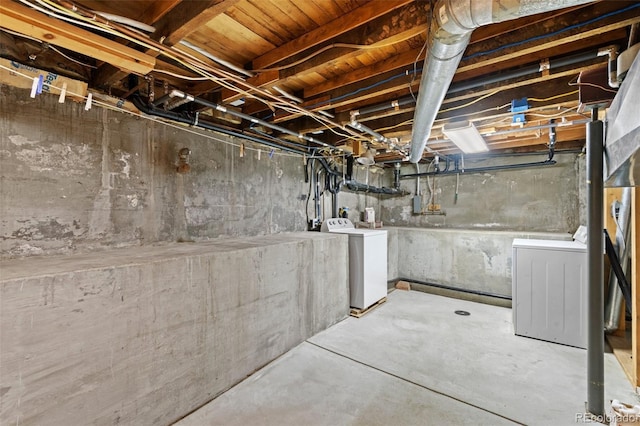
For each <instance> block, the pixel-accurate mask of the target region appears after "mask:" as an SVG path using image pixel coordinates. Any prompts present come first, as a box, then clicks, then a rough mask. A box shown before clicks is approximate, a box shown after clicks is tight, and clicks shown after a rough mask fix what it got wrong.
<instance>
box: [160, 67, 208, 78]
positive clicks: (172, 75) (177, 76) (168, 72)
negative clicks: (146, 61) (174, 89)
mask: <svg viewBox="0 0 640 426" xmlns="http://www.w3.org/2000/svg"><path fill="white" fill-rule="evenodd" d="M152 72H159V73H161V74H167V75H170V76H171V77H176V78H181V79H183V80H189V81H207V80H210V79H209V78H208V77H189V76H188V75H182V74H177V73H175V72H171V71H167V70H160V69H155V70H153V71H152Z"/></svg>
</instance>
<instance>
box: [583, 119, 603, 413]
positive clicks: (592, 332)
mask: <svg viewBox="0 0 640 426" xmlns="http://www.w3.org/2000/svg"><path fill="white" fill-rule="evenodd" d="M591 114H592V121H591V122H589V123H587V232H588V234H587V239H588V240H587V265H588V266H587V281H588V293H587V299H588V309H587V314H588V318H589V321H588V325H587V411H588V412H589V413H591V414H594V415H596V416H603V415H604V414H605V409H604V307H603V299H604V287H603V272H602V269H603V256H602V241H603V240H602V238H603V237H602V236H603V233H602V229H603V226H604V224H603V213H602V202H603V200H602V197H603V195H602V191H603V190H602V188H603V178H602V157H603V148H602V146H603V133H604V132H603V124H602V121H599V120H598V109H597V108H594V109H593V111H592V112H591Z"/></svg>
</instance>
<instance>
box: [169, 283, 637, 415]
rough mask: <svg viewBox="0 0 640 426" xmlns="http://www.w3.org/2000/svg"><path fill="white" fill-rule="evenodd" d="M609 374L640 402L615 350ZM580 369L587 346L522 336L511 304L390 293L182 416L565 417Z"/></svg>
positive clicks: (582, 384) (614, 391) (577, 391)
mask: <svg viewBox="0 0 640 426" xmlns="http://www.w3.org/2000/svg"><path fill="white" fill-rule="evenodd" d="M455 310H466V311H468V312H470V313H471V315H470V316H466V317H465V316H459V315H456V314H454V311H455ZM605 374H606V380H605V382H606V384H605V393H606V395H605V398H606V400H607V401H608V400H609V399H613V398H616V399H619V400H621V401H623V402H628V403H633V404H637V403H638V397H637V395H636V394H635V393H634V392H633V388H632V387H631V385H630V383H629V382H628V381H627V379H626V377H625V375H624V373H623V371H622V369H621V367H620V365H619V364H618V362H617V361H616V359H615V357H614V356H613V354H605ZM585 376H586V351H585V350H582V349H577V348H572V347H568V346H563V345H558V344H553V343H548V342H543V341H539V340H534V339H529V338H526V337H520V336H515V335H514V334H513V327H512V322H511V309H507V308H502V307H497V306H490V305H484V304H479V303H475V302H469V301H463V300H457V299H451V298H446V297H442V296H436V295H433V294H426V293H421V292H414V291H411V292H404V291H394V292H392V293H390V294H389V297H388V301H387V302H386V303H385V304H383V305H381V306H380V307H378V308H376V309H375V310H373V311H371V312H370V313H368V314H366V315H365V316H363V317H362V318H359V319H356V318H348V319H346V320H345V321H342V322H340V323H339V324H336V325H335V326H333V327H331V328H329V329H328V330H326V331H323V332H321V333H319V334H317V335H316V336H314V337H312V338H311V339H308V340H307V341H306V342H304V343H302V344H301V345H299V346H298V347H296V348H294V349H293V350H291V351H290V352H288V353H287V354H285V355H284V356H282V357H280V358H278V359H277V360H275V361H274V362H272V363H271V364H269V365H267V366H266V367H264V368H263V369H261V370H259V371H258V372H256V373H255V374H253V375H252V376H250V377H249V378H248V379H247V380H245V381H243V382H242V383H240V384H238V385H237V386H235V387H234V388H232V389H230V390H229V391H227V392H226V393H224V394H222V395H220V396H219V397H218V398H216V399H215V400H213V401H212V402H210V403H209V404H207V405H205V406H204V407H202V408H201V409H199V410H197V411H195V412H194V413H192V414H191V415H189V416H187V417H186V418H184V419H183V420H182V421H180V422H178V423H177V424H178V425H180V426H203V425H294V424H295V425H301V424H304V425H331V426H335V425H398V426H402V425H445V424H446V425H462V424H470V425H499V424H528V425H565V424H567V425H569V424H576V423H582V422H581V421H577V420H579V418H580V417H579V416H580V415H582V414H583V413H584V403H585V400H586V377H585Z"/></svg>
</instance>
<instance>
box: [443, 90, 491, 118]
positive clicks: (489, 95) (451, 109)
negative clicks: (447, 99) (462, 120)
mask: <svg viewBox="0 0 640 426" xmlns="http://www.w3.org/2000/svg"><path fill="white" fill-rule="evenodd" d="M501 91H502V90H494V91H493V92H490V93H487V94H485V95H482V96H480V97H479V98H476V99H474V100H472V101H471V102H467V103H466V104H463V105H458V106H454V107H451V108H447V109H441V110H440V111H438V112H439V113H440V114H442V113H443V112H449V111H455V110H457V109H461V108H466V107H468V106H471V105H473V104H475V103H478V102H480V101H481V100H483V99H487V98H488V97H491V96H493V95H496V94H498V93H500V92H501Z"/></svg>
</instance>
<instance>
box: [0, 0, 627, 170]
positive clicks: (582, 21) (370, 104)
mask: <svg viewBox="0 0 640 426" xmlns="http://www.w3.org/2000/svg"><path fill="white" fill-rule="evenodd" d="M432 3H433V2H432V1H427V0H305V1H300V0H161V1H151V0H136V1H107V0H72V1H69V0H39V1H38V0H20V1H17V0H16V1H13V0H2V2H0V27H2V31H1V32H0V37H2V38H1V39H0V41H1V43H0V55H1V56H3V57H5V58H8V59H11V60H16V61H18V62H22V63H25V64H27V65H31V66H34V67H37V68H41V69H46V70H52V71H54V72H58V73H60V74H62V75H67V76H69V77H72V78H75V79H80V80H84V81H86V82H88V84H89V88H90V89H91V90H93V91H98V92H104V93H108V94H109V95H111V96H115V97H122V98H127V99H132V97H135V96H139V97H141V99H142V101H143V102H144V103H146V104H149V102H152V101H156V106H155V107H156V108H158V109H161V110H162V111H164V112H169V113H170V114H174V115H176V116H180V117H183V118H185V120H186V121H188V120H190V119H193V117H198V119H199V120H204V121H206V122H208V123H210V124H211V126H210V127H219V128H222V129H226V130H229V131H233V132H239V133H243V134H246V135H249V136H252V137H256V138H260V139H264V140H268V141H270V142H272V143H276V144H284V145H286V146H289V147H290V148H293V149H298V148H299V145H297V144H305V145H311V146H319V145H318V144H316V143H315V142H313V141H311V142H310V141H309V140H308V139H307V140H305V139H304V138H302V139H301V138H299V137H295V135H311V136H310V137H313V138H314V139H315V140H316V141H321V142H322V143H324V144H327V145H328V146H339V147H341V148H342V149H345V150H349V151H354V152H355V153H356V155H358V154H359V153H360V152H361V151H362V150H363V147H364V146H366V145H370V146H372V147H374V148H376V149H377V156H376V160H377V161H380V162H382V161H393V160H398V159H401V158H403V152H402V151H406V149H407V146H408V144H409V142H410V140H411V130H412V120H413V113H414V106H415V102H414V101H413V97H414V96H415V95H416V93H417V91H418V90H420V87H419V82H420V72H421V68H422V60H423V59H424V56H425V51H426V50H427V49H428V45H427V43H426V39H427V28H428V26H429V23H430V21H431V10H432V6H433V4H432ZM638 6H640V4H639V3H638V2H634V1H600V2H596V3H590V4H585V5H583V6H579V7H573V8H569V9H563V10H559V11H556V12H549V13H544V14H540V15H535V16H530V17H527V18H522V19H519V20H516V21H511V22H506V23H502V24H494V25H489V26H486V27H482V28H479V29H477V30H476V31H475V32H474V33H473V36H472V40H471V43H470V45H469V47H468V48H467V51H466V53H465V57H464V58H463V60H462V62H461V63H460V66H459V68H458V71H457V73H456V75H455V78H454V82H453V84H452V86H451V88H450V90H449V94H448V95H447V97H446V99H445V101H444V103H443V105H442V106H441V108H440V112H439V115H438V117H437V120H436V122H435V124H434V127H433V129H432V132H431V139H430V141H429V144H428V146H429V147H430V148H431V149H433V150H437V151H438V152H442V153H444V154H446V153H454V152H457V149H456V147H455V146H454V145H452V144H451V143H450V142H447V141H445V140H443V136H442V132H441V128H442V126H443V125H444V123H446V122H448V121H452V120H459V119H467V120H471V121H473V122H474V123H475V124H476V126H477V127H478V128H479V129H480V131H481V132H482V133H483V134H484V136H485V139H486V140H487V142H488V144H489V146H490V148H491V150H493V151H503V150H511V151H544V150H546V149H547V145H548V141H549V135H548V133H549V130H548V129H547V128H541V127H544V126H545V125H547V124H548V123H549V122H550V120H551V119H554V120H556V122H557V123H558V124H559V126H558V128H557V142H558V146H557V149H562V148H563V147H567V148H576V147H581V146H582V145H583V143H584V137H585V132H584V125H581V124H576V125H572V123H575V122H580V120H584V119H585V118H586V116H585V115H584V114H581V113H579V112H578V104H579V99H578V92H577V90H578V87H577V86H576V79H577V77H578V75H579V74H580V72H582V71H589V70H595V69H602V68H603V67H604V68H606V63H607V56H606V55H605V56H597V54H596V52H597V51H598V50H599V49H602V48H605V47H607V46H610V45H617V46H618V49H619V50H624V49H626V48H627V45H628V44H629V40H630V37H632V38H633V35H632V33H633V30H632V29H633V28H634V25H635V28H637V23H638V22H640V7H638ZM34 9H37V10H34ZM93 11H97V12H101V13H106V14H109V15H103V16H97V15H94V12H93ZM45 13H47V14H51V13H55V15H56V16H53V17H48V18H47V17H46V16H45ZM112 15H116V16H112ZM60 16H63V17H65V18H66V21H62V20H60V19H59V17H60ZM120 17H124V18H128V19H130V20H134V21H138V22H141V23H144V24H147V25H150V26H153V27H154V28H155V30H154V31H153V32H151V33H142V32H139V31H138V30H136V31H134V30H131V29H129V27H127V26H125V23H123V22H122V19H120ZM47 20H49V21H51V23H50V24H49V26H47V25H46V24H47ZM80 23H83V25H80ZM97 26H100V27H102V28H103V29H101V30H99V29H97V28H96V27H97ZM40 27H42V28H40ZM67 39H71V41H69V40H67ZM114 43H115V44H116V51H114V47H113V45H114ZM51 46H56V47H55V49H52V48H51ZM118 46H120V47H121V49H119V50H118V49H117V47H118ZM100 48H102V49H104V51H105V52H107V53H109V54H108V55H107V54H104V52H99V53H96V49H100ZM589 52H591V54H589ZM62 54H64V56H62ZM578 54H579V55H581V60H580V61H576V62H575V63H572V64H566V65H565V64H560V65H561V66H557V67H552V69H550V70H549V69H545V68H546V66H545V64H547V63H549V62H550V63H551V64H552V65H553V64H554V63H556V64H557V63H558V62H557V61H558V60H561V59H565V58H567V57H570V56H573V55H578ZM213 57H215V58H217V59H215V60H212V58H213ZM222 61H224V62H222ZM529 68H530V69H531V72H526V73H525V72H524V71H523V72H521V73H519V74H522V75H518V76H515V74H514V73H513V72H514V71H518V70H520V71H522V70H528V69H529ZM496 76H498V78H494V77H496ZM488 78H492V79H493V80H488ZM173 89H177V90H180V91H182V92H184V93H187V94H190V95H193V96H197V97H199V98H200V99H202V100H204V101H205V102H200V103H194V102H190V103H186V102H180V104H181V105H178V104H177V103H176V99H169V98H168V97H166V96H165V97H163V95H166V94H168V93H170V92H171V91H172V90H173ZM606 90H607V92H606V93H609V94H610V96H611V97H613V95H614V94H615V90H614V89H611V88H607V89H606ZM521 98H527V99H528V101H527V103H528V105H529V109H528V111H526V113H525V119H526V123H523V124H519V125H516V126H514V125H513V124H512V121H513V115H514V114H513V113H512V112H511V109H510V107H511V101H512V100H514V99H521ZM159 99H160V100H161V101H160V102H158V100H159ZM164 100H167V102H166V103H165V102H164ZM397 101H399V102H397ZM215 105H221V106H224V107H226V108H229V109H232V110H233V111H236V112H239V113H242V114H246V115H244V116H239V115H238V114H234V115H229V114H228V113H224V112H221V111H216V108H215ZM212 106H213V108H212ZM219 109H222V108H219ZM372 110H373V111H372ZM367 111H371V112H367ZM170 114H169V115H170ZM247 115H248V116H252V117H255V118H256V119H259V120H264V121H265V122H268V123H272V124H277V125H278V126H281V127H282V128H285V129H287V130H288V133H286V132H282V131H279V130H277V129H276V130H274V129H270V128H268V127H266V126H263V125H262V124H261V123H262V122H261V121H259V120H254V122H252V120H250V119H249V117H247ZM354 117H355V118H357V120H358V121H359V122H361V123H362V124H364V125H366V126H368V127H370V128H371V129H373V130H375V131H377V132H379V133H381V134H383V135H384V136H385V137H387V138H390V139H391V140H392V141H393V146H392V147H390V146H389V144H387V143H381V142H377V141H375V140H374V139H373V138H372V137H371V136H369V135H368V134H366V133H362V132H360V131H357V130H356V129H354V128H353V127H350V126H349V125H348V123H349V122H350V121H351V120H352V118H354ZM391 148H394V149H391ZM395 148H398V149H395ZM428 155H432V154H425V156H428Z"/></svg>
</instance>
